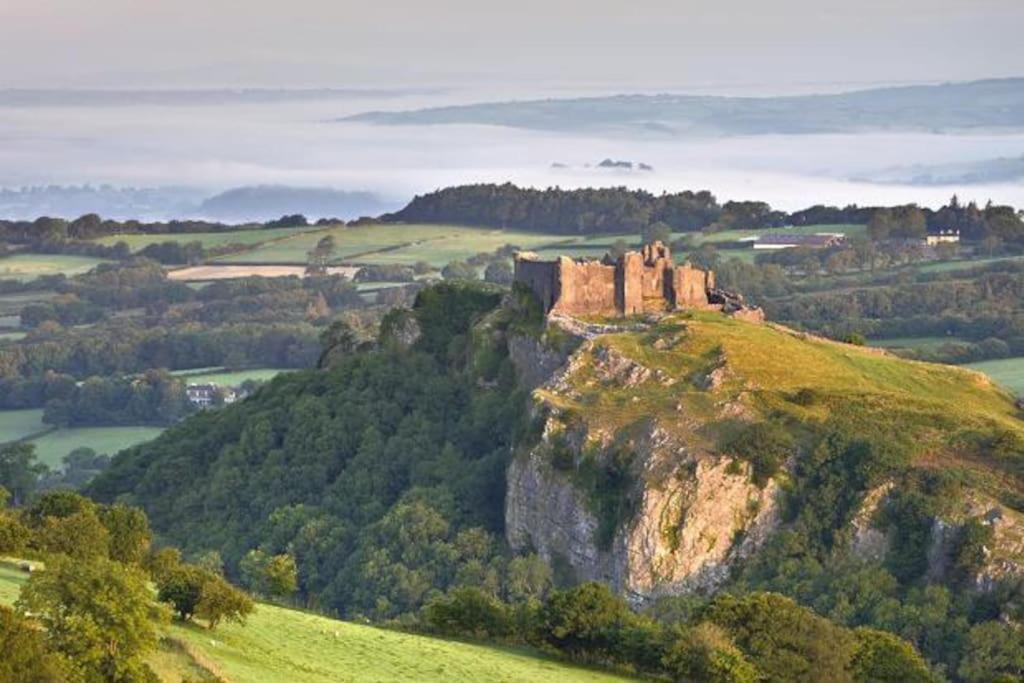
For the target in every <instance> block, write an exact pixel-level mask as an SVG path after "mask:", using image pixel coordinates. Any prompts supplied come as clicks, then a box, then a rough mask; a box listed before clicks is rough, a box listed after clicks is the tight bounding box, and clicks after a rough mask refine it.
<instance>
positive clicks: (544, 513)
mask: <svg viewBox="0 0 1024 683" xmlns="http://www.w3.org/2000/svg"><path fill="white" fill-rule="evenodd" d="M555 434H556V433H547V434H546V435H545V437H543V438H542V439H541V442H540V443H539V444H538V445H537V446H536V447H534V448H533V449H530V450H529V451H527V452H526V453H522V454H520V455H519V456H518V457H516V458H515V459H514V460H513V462H512V464H511V465H510V467H509V470H508V477H507V480H508V492H507V494H506V515H505V525H506V533H507V536H508V541H509V544H510V545H511V546H512V547H513V548H515V549H528V548H532V549H534V550H535V551H536V552H538V553H539V554H540V555H541V556H542V557H544V558H545V559H547V560H548V561H549V562H552V563H553V564H555V565H558V564H565V565H568V566H569V567H570V568H571V569H572V570H573V572H574V574H575V577H576V578H577V579H578V580H598V581H605V582H607V583H609V584H610V585H611V586H613V587H614V588H615V589H616V590H618V591H620V592H622V593H624V594H626V595H627V596H629V597H631V598H632V599H634V600H636V601H642V600H644V599H646V598H650V597H653V596H657V595H661V594H675V593H684V592H692V591H707V590H711V589H714V588H716V587H717V586H719V585H721V584H722V583H723V582H724V581H725V580H726V579H727V578H728V576H729V572H730V570H731V568H732V566H734V565H735V563H736V562H737V561H738V560H741V559H743V558H746V557H748V556H749V555H751V554H752V553H753V552H754V551H755V550H756V549H757V548H759V547H761V545H763V544H764V542H765V541H766V540H767V538H768V536H769V535H770V534H771V532H772V531H773V530H774V529H775V528H777V526H778V524H779V514H778V512H779V511H778V486H777V485H776V484H775V483H774V482H769V483H768V485H766V486H764V487H763V488H762V487H758V486H757V485H755V484H754V483H753V481H752V480H751V477H750V473H749V470H748V466H747V465H746V464H742V463H738V462H736V461H734V460H733V459H732V458H729V457H726V456H721V457H701V456H693V455H691V454H689V453H688V452H687V449H686V447H685V446H683V445H680V444H678V443H674V442H673V441H672V440H671V439H668V438H667V437H666V435H665V434H664V433H663V432H661V431H660V430H658V429H656V428H655V429H654V430H652V431H651V432H649V433H647V434H644V435H641V437H640V438H639V439H638V440H637V441H636V443H635V446H636V456H637V460H636V462H635V467H634V469H635V475H636V485H635V489H634V490H633V491H631V492H630V493H629V495H630V496H631V497H633V498H634V499H635V500H636V505H635V507H636V509H635V511H634V513H633V514H632V515H631V516H630V518H629V519H624V520H622V521H621V524H620V526H619V527H618V528H617V529H616V530H615V532H614V535H613V537H612V539H611V542H610V543H607V544H602V539H601V538H600V528H601V525H602V521H601V519H600V518H599V516H598V514H597V512H596V511H595V510H594V505H593V503H592V501H591V500H589V499H588V496H589V495H591V492H588V491H586V490H585V488H583V487H581V486H579V485H578V484H577V483H576V481H575V479H574V474H573V470H572V469H570V470H569V471H560V470H557V469H555V467H554V466H553V465H552V463H551V444H552V441H553V438H555ZM557 436H558V438H561V439H562V441H563V442H562V443H561V447H563V448H565V447H568V448H570V449H571V450H572V452H573V457H574V459H575V460H576V461H577V462H576V464H574V465H573V466H574V467H579V464H578V463H579V461H580V460H582V458H585V457H587V458H597V459H600V458H601V457H603V453H601V452H600V448H601V446H600V445H597V444H594V443H593V442H590V441H588V440H587V439H586V437H585V436H584V437H582V438H581V437H580V436H579V435H577V436H575V437H574V438H572V439H567V440H566V439H565V438H564V435H561V434H557ZM605 447H606V448H610V446H607V445H606V446H605ZM595 448H596V449H598V450H595ZM584 453H586V454H585V455H584Z"/></svg>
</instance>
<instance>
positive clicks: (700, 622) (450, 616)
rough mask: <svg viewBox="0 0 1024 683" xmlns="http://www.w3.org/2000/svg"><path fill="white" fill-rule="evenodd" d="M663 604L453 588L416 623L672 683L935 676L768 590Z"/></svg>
mask: <svg viewBox="0 0 1024 683" xmlns="http://www.w3.org/2000/svg"><path fill="white" fill-rule="evenodd" d="M680 602H681V601H679V600H672V599H668V600H663V601H660V602H659V603H655V605H654V606H653V607H651V608H650V609H648V610H646V611H645V612H641V613H637V612H635V611H633V610H632V609H630V607H629V606H628V605H627V604H626V602H625V600H623V599H622V598H620V597H618V596H616V595H614V594H612V592H611V591H610V590H608V588H607V587H606V586H604V585H602V584H597V583H585V584H581V585H579V586H576V587H574V588H569V589H566V590H559V591H553V592H551V593H550V594H549V595H548V596H547V597H546V598H544V599H543V601H541V600H537V599H533V600H523V601H519V602H513V603H508V602H505V601H503V600H500V599H498V598H495V597H494V596H492V595H489V594H487V593H486V592H484V591H481V590H479V589H474V588H461V589H455V590H453V591H451V592H449V593H448V594H447V595H444V596H441V597H438V598H436V599H434V600H433V601H431V602H430V603H429V604H428V605H427V606H426V607H425V608H424V610H423V612H422V615H421V617H420V619H419V621H418V622H417V623H418V624H419V625H420V626H421V627H422V628H425V629H426V630H427V631H429V632H432V633H438V634H441V635H445V636H455V637H460V638H470V639H483V640H489V641H495V640H497V641H504V642H510V643H513V644H516V643H527V644H530V645H534V646H536V647H539V648H541V649H543V650H546V651H549V652H554V653H558V654H561V655H563V656H567V657H569V658H570V659H572V660H574V661H576V662H580V663H583V664H589V665H591V666H601V667H606V668H612V669H617V670H620V671H625V672H628V673H633V674H641V675H647V676H653V677H657V678H658V679H659V680H662V679H666V678H667V679H669V680H673V681H722V682H730V683H754V682H755V681H788V680H808V681H865V682H866V681H901V682H905V683H932V682H934V683H937V682H938V681H940V680H942V679H941V677H940V676H938V675H937V674H935V673H934V672H933V671H932V670H931V669H930V668H929V666H928V664H927V663H926V662H925V661H924V659H923V658H922V657H921V655H920V654H919V653H918V652H917V651H916V650H915V649H914V647H913V646H912V645H910V644H909V643H908V642H906V641H905V640H903V639H901V638H899V637H897V636H894V635H893V634H891V633H886V632H884V631H879V630H875V629H870V628H863V627H862V628H856V629H851V628H845V627H842V626H839V625H837V624H835V623H833V622H830V621H829V620H827V619H824V618H822V617H820V616H818V615H816V614H814V612H812V611H811V610H809V609H807V608H804V607H800V606H799V605H797V604H796V603H795V602H793V601H792V600H790V599H788V598H785V597H783V596H781V595H778V594H773V593H751V594H747V595H743V596H734V595H721V596H719V597H717V598H714V599H712V600H702V599H699V598H695V599H692V600H690V601H689V604H687V605H686V608H685V609H682V610H680V609H679V607H680V606H681V605H680Z"/></svg>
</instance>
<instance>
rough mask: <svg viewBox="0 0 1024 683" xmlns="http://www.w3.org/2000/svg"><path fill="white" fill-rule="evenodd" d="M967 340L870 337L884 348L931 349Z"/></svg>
mask: <svg viewBox="0 0 1024 683" xmlns="http://www.w3.org/2000/svg"><path fill="white" fill-rule="evenodd" d="M963 341H965V340H963V339H960V338H959V337H892V338H890V339H870V340H868V343H869V344H870V345H871V346H877V347H879V348H882V349H930V348H935V347H937V346H942V345H943V344H955V343H957V342H963Z"/></svg>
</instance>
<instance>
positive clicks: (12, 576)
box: [0, 561, 28, 605]
mask: <svg viewBox="0 0 1024 683" xmlns="http://www.w3.org/2000/svg"><path fill="white" fill-rule="evenodd" d="M26 581H28V574H26V573H25V572H23V571H21V570H20V569H18V568H17V567H16V566H15V565H14V564H13V563H12V562H6V561H0V604H4V605H10V604H12V603H13V602H14V601H15V600H17V599H18V592H19V591H20V590H21V586H22V584H23V583H25V582H26Z"/></svg>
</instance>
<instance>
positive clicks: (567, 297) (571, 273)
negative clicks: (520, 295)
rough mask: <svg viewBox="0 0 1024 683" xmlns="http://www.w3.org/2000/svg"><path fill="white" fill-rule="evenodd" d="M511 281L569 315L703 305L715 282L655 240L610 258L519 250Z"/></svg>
mask: <svg viewBox="0 0 1024 683" xmlns="http://www.w3.org/2000/svg"><path fill="white" fill-rule="evenodd" d="M515 280H516V282H520V283H522V284H525V285H526V286H527V287H529V288H530V289H531V290H532V291H533V292H534V294H536V296H537V298H538V299H539V300H540V302H541V304H542V306H543V307H544V312H545V313H551V312H555V313H564V314H567V315H574V316H580V315H635V314H639V313H654V312H661V311H671V310H678V309H681V308H707V307H709V302H708V293H709V291H710V290H711V289H713V288H714V282H715V280H714V273H713V272H711V271H705V270H701V269H699V268H694V267H692V266H690V265H689V264H688V263H687V264H684V265H682V266H677V265H675V263H674V262H673V261H672V256H671V254H670V253H669V250H668V247H666V246H665V245H663V244H661V243H660V242H655V243H654V244H649V245H647V246H645V247H644V248H643V250H642V251H639V252H636V251H631V252H626V253H625V254H623V255H622V256H621V257H619V259H618V260H617V261H615V262H614V263H611V262H609V261H608V259H605V261H594V260H577V259H572V258H569V257H568V256H562V257H559V258H558V259H557V260H555V261H540V260H537V257H536V256H535V255H534V254H528V253H523V254H519V255H518V256H517V257H516V265H515Z"/></svg>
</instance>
